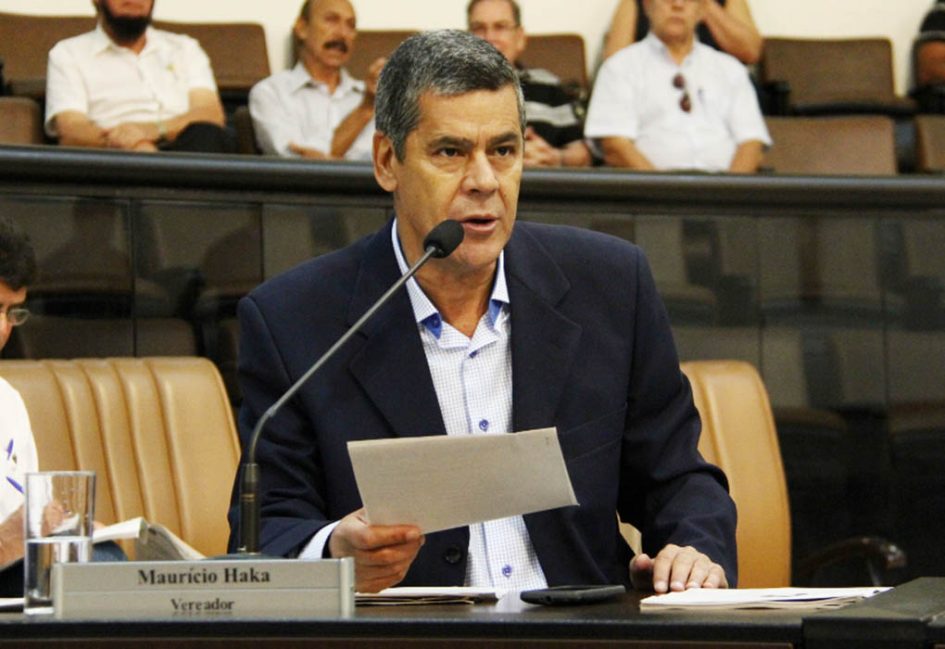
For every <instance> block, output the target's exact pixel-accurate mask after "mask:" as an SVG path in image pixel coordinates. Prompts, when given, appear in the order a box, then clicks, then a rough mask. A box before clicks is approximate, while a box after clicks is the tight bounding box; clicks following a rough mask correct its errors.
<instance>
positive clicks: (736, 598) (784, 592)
mask: <svg viewBox="0 0 945 649" xmlns="http://www.w3.org/2000/svg"><path fill="white" fill-rule="evenodd" d="M886 590H889V589H888V588H885V587H876V586H870V587H866V588H732V589H725V588H691V589H689V590H683V591H679V592H673V593H666V594H665V595H652V596H650V597H645V598H643V599H642V600H640V610H641V611H658V610H671V609H692V610H712V609H720V610H732V609H747V608H772V609H777V608H804V609H819V608H839V607H841V606H846V605H847V604H851V603H853V602H858V601H860V600H861V599H864V598H866V597H872V596H873V595H877V594H879V593H882V592H883V591H886Z"/></svg>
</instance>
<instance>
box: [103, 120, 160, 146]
mask: <svg viewBox="0 0 945 649" xmlns="http://www.w3.org/2000/svg"><path fill="white" fill-rule="evenodd" d="M105 142H106V144H107V145H108V146H109V147H110V148H113V149H124V150H125V151H134V150H137V147H138V146H139V145H141V144H150V145H152V146H153V144H154V142H153V138H152V137H151V134H150V133H148V132H147V131H146V129H144V128H143V127H142V126H141V125H139V124H134V123H126V124H119V125H118V126H116V127H114V128H111V129H108V130H107V131H105ZM148 150H153V148H152V149H148Z"/></svg>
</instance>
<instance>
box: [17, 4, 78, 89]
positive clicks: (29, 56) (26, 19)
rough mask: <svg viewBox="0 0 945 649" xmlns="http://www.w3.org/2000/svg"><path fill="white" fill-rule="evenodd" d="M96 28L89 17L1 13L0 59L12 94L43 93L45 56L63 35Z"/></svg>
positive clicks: (66, 35) (44, 87)
mask: <svg viewBox="0 0 945 649" xmlns="http://www.w3.org/2000/svg"><path fill="white" fill-rule="evenodd" d="M94 28H95V18H93V17H91V16H31V15H27V14H14V13H3V12H0V58H2V59H3V61H4V66H3V74H4V77H5V78H6V80H7V82H8V83H9V84H10V92H11V93H12V94H14V95H20V96H27V97H33V98H37V99H40V98H42V97H45V96H46V58H47V55H48V54H49V50H51V49H52V46H53V45H55V44H56V43H58V42H59V41H61V40H62V39H64V38H69V37H70V36H77V35H78V34H81V33H83V32H88V31H91V30H92V29H94Z"/></svg>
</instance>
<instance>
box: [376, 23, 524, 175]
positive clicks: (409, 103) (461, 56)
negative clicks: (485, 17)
mask: <svg viewBox="0 0 945 649" xmlns="http://www.w3.org/2000/svg"><path fill="white" fill-rule="evenodd" d="M506 86H512V87H513V88H514V89H515V92H516V95H517V97H518V114H519V121H520V122H521V125H522V132H523V133H524V132H525V102H524V99H523V98H522V86H521V84H520V83H519V79H518V74H517V73H516V72H515V69H514V68H513V67H512V66H511V65H510V64H509V62H508V61H507V60H506V59H505V57H504V56H503V55H502V54H501V53H500V52H499V51H498V50H497V49H495V48H494V47H493V46H492V45H490V44H489V43H487V42H486V41H484V40H483V39H481V38H479V37H478V36H473V35H472V34H469V33H467V32H464V31H460V30H454V29H447V30H441V31H433V32H424V33H422V34H417V35H416V36H411V37H410V38H408V39H407V40H405V41H404V42H403V43H401V44H400V47H398V48H397V49H396V50H395V51H394V53H393V54H392V55H391V57H390V60H389V61H388V62H387V64H386V65H385V66H384V69H383V71H382V72H381V78H380V80H379V81H378V84H377V97H376V98H375V101H374V107H375V118H374V119H375V123H376V125H377V130H378V131H380V132H381V133H383V134H384V135H386V136H387V137H388V138H390V140H391V142H392V143H393V145H394V153H396V154H397V159H398V160H401V161H402V160H403V159H404V153H405V152H406V142H407V136H408V135H410V133H411V132H412V131H413V130H414V129H415V128H417V124H419V123H420V97H422V96H423V95H424V94H425V93H428V92H431V93H433V94H435V95H440V96H445V97H451V96H455V95H463V94H466V93H467V92H475V91H477V90H501V89H502V88H504V87H506Z"/></svg>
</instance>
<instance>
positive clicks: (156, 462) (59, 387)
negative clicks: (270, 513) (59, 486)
mask: <svg viewBox="0 0 945 649" xmlns="http://www.w3.org/2000/svg"><path fill="white" fill-rule="evenodd" d="M0 376H2V377H3V378H5V379H6V380H7V381H9V382H10V383H11V384H12V385H13V387H14V388H16V389H17V390H18V391H19V392H20V394H21V395H22V397H23V400H24V401H25V403H26V408H27V411H28V412H29V414H30V422H31V424H32V428H33V434H34V435H35V438H36V445H37V449H38V451H39V462H40V469H43V470H74V469H91V470H94V471H95V472H96V474H97V476H98V479H97V489H96V519H97V520H99V521H101V522H103V523H106V524H109V523H114V522H117V521H121V520H126V519H129V518H134V517H137V516H144V517H145V518H146V519H148V520H149V521H151V522H155V523H160V524H162V525H164V526H166V527H168V528H169V529H170V530H171V531H172V532H174V533H175V534H177V535H178V536H180V537H181V538H182V539H183V540H184V541H186V542H187V543H189V544H190V545H192V546H193V547H194V548H196V549H197V550H199V551H200V552H202V553H204V554H206V555H208V556H209V555H214V554H222V553H223V552H225V550H226V542H227V538H228V536H229V528H228V526H227V521H226V511H227V508H228V506H229V501H230V488H231V486H232V484H233V477H234V475H235V472H236V469H237V464H238V460H239V442H238V440H237V436H236V429H235V426H234V423H233V415H232V411H231V410H230V406H229V403H228V401H227V397H226V391H225V390H224V388H223V383H222V381H221V380H220V375H219V373H218V372H217V370H216V368H215V367H214V366H213V364H212V363H210V362H209V361H208V360H206V359H203V358H196V357H178V358H111V359H88V360H72V361H22V360H12V361H11V360H6V361H0Z"/></svg>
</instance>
